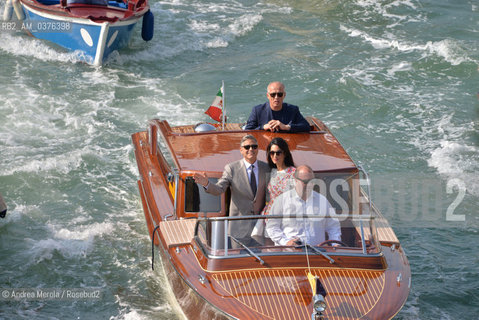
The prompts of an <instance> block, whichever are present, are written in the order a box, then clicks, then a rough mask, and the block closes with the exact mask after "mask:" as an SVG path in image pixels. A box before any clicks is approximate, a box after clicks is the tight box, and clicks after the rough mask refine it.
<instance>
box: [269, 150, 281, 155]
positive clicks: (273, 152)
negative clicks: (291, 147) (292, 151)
mask: <svg viewBox="0 0 479 320" xmlns="http://www.w3.org/2000/svg"><path fill="white" fill-rule="evenodd" d="M282 154H283V151H282V150H278V151H270V152H269V155H270V156H274V155H277V156H280V155H282Z"/></svg>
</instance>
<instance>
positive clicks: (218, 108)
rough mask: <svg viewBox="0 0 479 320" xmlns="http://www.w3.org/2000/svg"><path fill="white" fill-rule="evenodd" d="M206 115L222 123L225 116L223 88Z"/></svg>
mask: <svg viewBox="0 0 479 320" xmlns="http://www.w3.org/2000/svg"><path fill="white" fill-rule="evenodd" d="M205 113H206V114H207V115H209V116H210V117H211V118H212V119H213V120H216V121H218V122H222V121H221V116H222V114H223V87H221V88H220V90H219V91H218V93H217V94H216V97H215V99H214V100H213V102H212V103H211V105H210V107H209V108H208V110H206V112H205Z"/></svg>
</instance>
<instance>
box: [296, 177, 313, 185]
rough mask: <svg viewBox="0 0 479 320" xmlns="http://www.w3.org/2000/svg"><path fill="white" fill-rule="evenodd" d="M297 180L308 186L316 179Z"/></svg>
mask: <svg viewBox="0 0 479 320" xmlns="http://www.w3.org/2000/svg"><path fill="white" fill-rule="evenodd" d="M295 179H296V180H299V181H301V182H302V183H304V184H308V183H309V182H310V181H311V180H313V179H314V178H313V179H304V180H303V179H300V178H295Z"/></svg>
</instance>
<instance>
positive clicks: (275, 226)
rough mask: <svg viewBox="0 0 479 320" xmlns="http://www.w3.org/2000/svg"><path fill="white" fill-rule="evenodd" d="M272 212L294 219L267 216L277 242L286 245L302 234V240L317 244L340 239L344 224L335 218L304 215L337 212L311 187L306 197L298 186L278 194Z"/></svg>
mask: <svg viewBox="0 0 479 320" xmlns="http://www.w3.org/2000/svg"><path fill="white" fill-rule="evenodd" d="M270 214H271V215H284V216H287V217H291V219H285V218H284V219H267V220H266V232H267V235H268V236H269V237H270V238H271V240H273V241H274V243H275V244H276V245H281V246H284V245H286V243H287V242H288V241H289V240H291V239H293V238H299V239H301V241H302V242H303V243H308V244H310V245H318V244H320V243H321V242H323V241H325V239H326V236H325V233H326V232H327V233H328V239H329V240H339V241H340V240H341V226H340V224H339V221H338V220H337V219H334V218H318V219H307V218H305V219H303V218H302V216H303V215H321V216H327V215H334V214H335V210H334V208H333V207H332V206H331V204H330V203H329V201H328V200H327V199H326V197H324V196H323V195H321V194H319V193H317V192H315V191H312V193H311V195H310V196H309V197H308V199H307V200H306V201H304V200H303V199H301V198H300V197H299V196H298V193H297V192H296V190H295V189H292V190H289V191H286V192H284V193H283V194H281V195H279V196H278V197H277V198H276V200H275V201H274V203H273V205H272V206H271V211H270Z"/></svg>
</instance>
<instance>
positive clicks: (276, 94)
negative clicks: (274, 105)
mask: <svg viewBox="0 0 479 320" xmlns="http://www.w3.org/2000/svg"><path fill="white" fill-rule="evenodd" d="M268 94H269V96H270V97H271V98H273V99H274V98H276V96H278V98H281V97H283V95H284V92H271V93H268Z"/></svg>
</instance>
